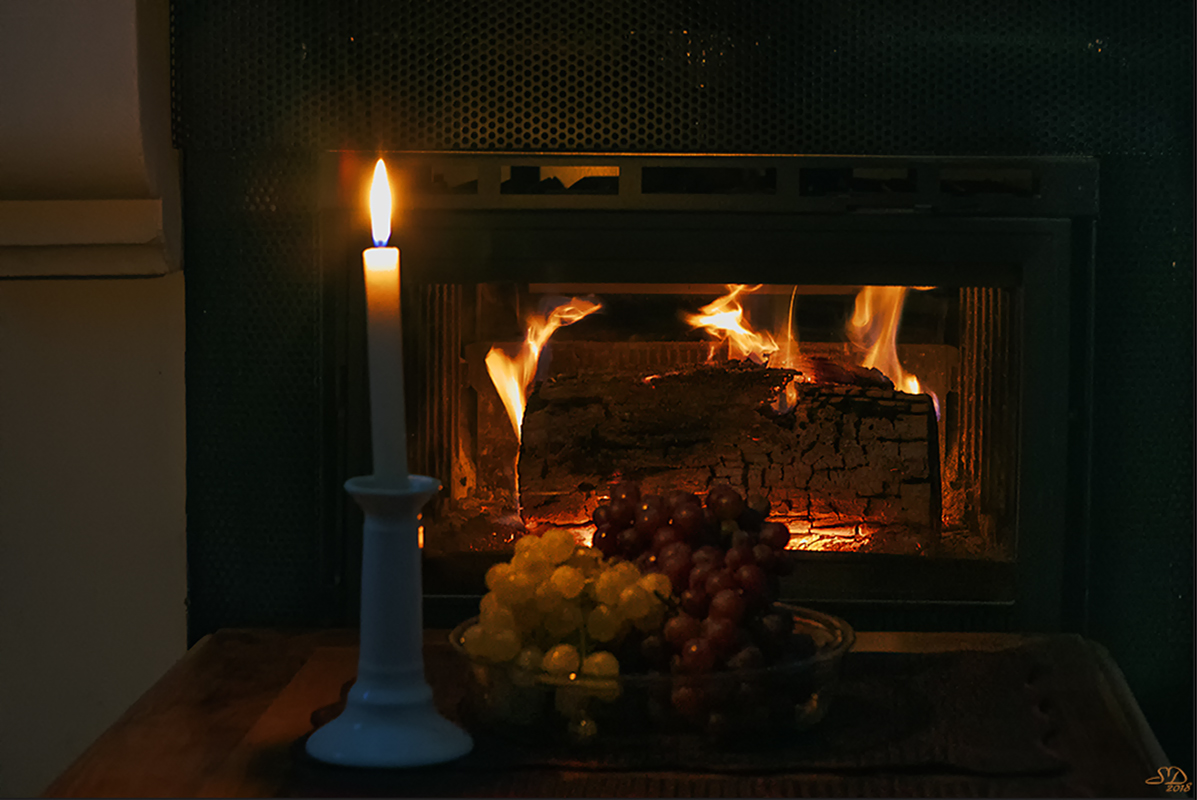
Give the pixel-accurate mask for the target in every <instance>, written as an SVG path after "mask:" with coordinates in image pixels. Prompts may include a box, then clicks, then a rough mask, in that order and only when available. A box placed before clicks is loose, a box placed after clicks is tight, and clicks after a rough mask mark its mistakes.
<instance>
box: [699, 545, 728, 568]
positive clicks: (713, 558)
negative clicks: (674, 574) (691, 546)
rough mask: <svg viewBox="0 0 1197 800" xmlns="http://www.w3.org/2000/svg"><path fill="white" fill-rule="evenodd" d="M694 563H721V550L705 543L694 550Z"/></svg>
mask: <svg viewBox="0 0 1197 800" xmlns="http://www.w3.org/2000/svg"><path fill="white" fill-rule="evenodd" d="M693 559H694V564H695V566H698V565H700V564H703V563H706V564H712V565H714V566H716V567H718V566H721V565H722V564H723V551H722V550H720V549H719V548H718V547H715V546H713V545H709V544H705V545H703V546H702V547H700V548H698V549H697V550H695V551H694V555H693Z"/></svg>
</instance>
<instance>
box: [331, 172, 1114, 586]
mask: <svg viewBox="0 0 1197 800" xmlns="http://www.w3.org/2000/svg"><path fill="white" fill-rule="evenodd" d="M372 159H373V154H358V153H334V154H330V155H329V156H328V158H327V159H326V160H325V162H324V166H323V170H322V172H323V174H324V176H325V177H324V184H325V187H326V190H325V191H324V193H323V195H322V196H323V197H324V198H325V199H324V200H323V201H322V208H323V211H322V225H321V249H322V252H323V253H324V261H325V273H326V274H327V275H329V276H330V278H332V280H330V283H329V285H328V287H327V292H328V296H327V299H326V303H325V305H326V307H327V308H328V309H330V320H331V321H330V322H329V323H328V325H327V326H326V328H327V331H326V337H327V341H326V357H327V361H328V371H329V374H332V375H335V378H334V379H333V380H331V381H330V382H329V383H330V386H333V387H335V390H334V394H335V397H332V398H330V405H331V406H333V407H335V408H336V409H337V410H338V415H339V417H338V418H339V419H340V420H341V422H340V423H338V427H336V436H335V437H330V440H329V441H330V444H329V448H330V451H332V452H333V458H332V459H331V462H332V463H333V464H334V467H333V468H335V469H337V470H338V471H340V472H342V473H343V474H345V475H352V474H362V473H365V472H368V471H369V468H370V457H369V432H368V429H367V428H366V427H365V426H364V425H363V424H362V423H361V422H360V421H361V420H365V419H369V418H370V414H369V409H368V408H367V403H368V401H367V395H368V392H367V391H366V383H365V369H364V360H363V358H364V357H363V355H362V350H363V348H364V335H363V329H362V326H363V320H362V311H361V309H362V308H364V303H363V302H362V288H361V276H360V264H359V259H360V251H361V249H362V247H363V246H364V244H363V243H368V237H367V233H366V231H367V230H368V222H367V220H366V219H365V217H364V214H363V212H362V210H361V207H362V204H361V203H360V197H359V195H360V188H359V186H360V184H362V183H363V181H362V180H361V178H360V176H361V175H362V174H364V173H365V172H366V171H367V168H368V165H369V164H370V163H372ZM1092 166H1093V165H1092V164H1091V163H1089V162H1085V161H1083V160H1078V161H1077V162H1075V163H1073V162H1068V161H1060V160H1051V161H1048V162H1044V163H1037V162H1028V161H1026V160H1020V161H1014V162H1008V161H1005V160H985V159H980V160H976V161H975V162H972V161H968V162H961V161H959V160H949V161H948V162H946V163H941V162H940V161H937V160H936V159H934V158H927V159H893V158H882V159H868V158H847V157H845V158H832V157H804V156H788V157H771V156H759V157H758V156H754V157H701V156H672V157H645V156H636V157H632V156H611V157H601V156H594V155H560V156H547V155H537V156H529V155H526V154H520V155H507V154H477V155H470V156H465V155H459V154H445V155H435V154H434V155H428V154H392V156H391V158H390V159H389V163H388V169H389V170H390V171H391V173H392V174H393V175H395V176H396V183H397V184H398V189H397V195H398V196H399V197H400V198H401V199H400V200H399V206H400V207H399V208H398V209H397V211H396V214H395V218H396V225H395V231H394V235H393V239H392V243H393V244H397V245H398V246H399V247H400V249H401V250H402V252H403V268H402V283H403V289H402V304H403V326H404V358H405V365H406V371H407V392H408V398H407V403H406V408H407V430H408V437H409V454H410V460H411V464H410V466H411V469H412V470H413V471H415V472H418V473H421V474H426V475H432V476H435V477H437V478H439V479H440V480H441V482H442V484H443V489H442V492H441V494H440V496H439V497H438V499H437V501H436V502H435V503H434V504H432V505H430V506H429V507H428V508H427V509H425V513H424V517H423V531H422V546H423V551H424V565H425V587H426V590H427V592H428V594H429V595H430V596H438V595H464V596H469V595H475V596H476V595H478V594H480V593H481V587H482V575H483V573H484V572H485V569H486V567H487V566H489V565H490V564H491V563H494V562H495V561H497V560H500V559H503V558H506V557H509V555H510V552H511V550H512V548H513V547H514V542H515V541H516V540H517V539H518V538H519V537H520V536H522V535H526V534H527V533H529V532H536V531H539V530H543V529H546V528H548V527H565V528H567V529H569V530H571V531H572V532H573V533H574V535H575V537H576V538H577V539H578V540H579V541H582V542H585V541H587V540H588V539H589V538H590V537H591V536H592V535H593V534H594V531H595V526H594V524H593V523H592V522H591V519H590V517H591V514H592V512H593V511H594V509H595V508H596V507H597V506H598V505H599V504H600V503H601V502H602V501H603V500H604V499H605V498H606V497H607V492H608V491H609V489H610V487H611V486H612V484H613V483H615V482H617V481H620V480H626V479H632V480H636V481H638V482H640V483H641V485H642V487H643V489H644V491H646V492H665V491H668V490H671V489H682V490H685V491H689V492H695V493H697V494H700V495H703V494H705V493H706V492H707V491H708V490H709V489H710V488H711V487H712V486H714V485H716V484H728V485H731V486H733V487H735V488H736V489H737V490H739V491H740V492H741V493H742V494H744V495H745V496H749V497H751V498H753V499H754V501H756V502H757V503H758V504H762V503H763V504H767V505H768V508H769V512H768V514H769V518H770V519H771V520H775V521H781V522H783V523H784V524H785V525H786V526H787V527H788V528H789V530H790V532H791V541H790V544H789V548H788V550H787V553H788V557H790V558H793V559H795V560H796V561H797V562H799V563H801V564H803V565H804V567H805V568H802V569H798V570H796V572H795V577H794V578H793V579H788V580H790V581H791V582H790V585H788V586H783V590H782V591H783V595H785V596H787V597H789V598H791V599H794V600H803V601H850V602H874V601H881V602H897V603H928V602H929V603H945V602H946V603H969V604H976V603H982V604H996V605H999V606H1001V605H1004V606H1012V605H1013V604H1015V603H1017V602H1018V601H1019V598H1020V597H1021V596H1022V595H1023V594H1026V593H1027V592H1028V591H1030V592H1033V591H1034V587H1036V586H1047V585H1048V583H1050V582H1054V581H1056V580H1057V579H1056V577H1055V576H1056V574H1057V573H1058V571H1059V569H1061V564H1060V558H1061V557H1062V555H1061V554H1062V539H1061V527H1060V526H1061V525H1062V523H1061V520H1063V518H1064V513H1065V503H1066V502H1067V500H1066V498H1067V491H1066V487H1065V485H1064V482H1065V472H1066V470H1065V468H1064V464H1065V463H1066V460H1067V442H1066V436H1067V433H1066V430H1067V414H1068V409H1067V402H1068V401H1067V395H1068V389H1067V387H1068V376H1069V363H1070V362H1069V359H1070V344H1069V329H1070V328H1069V326H1070V323H1069V308H1068V297H1069V290H1068V282H1069V275H1070V272H1071V271H1072V270H1073V269H1074V262H1077V261H1078V260H1083V259H1084V257H1085V251H1084V250H1083V248H1082V249H1080V250H1078V249H1077V248H1075V247H1074V246H1073V243H1072V235H1073V228H1072V223H1071V222H1070V221H1069V219H1068V217H1069V216H1070V215H1076V214H1082V213H1087V212H1088V211H1091V205H1086V204H1087V203H1090V201H1089V200H1084V198H1080V197H1079V196H1078V194H1077V190H1076V187H1077V186H1084V185H1094V183H1095V181H1094V177H1093V174H1092ZM404 197H406V198H409V200H408V202H406V203H405V202H404V201H403V199H402V198H404ZM1082 201H1083V202H1082ZM341 509H342V510H341V512H340V513H341V518H342V519H343V520H344V524H343V528H344V530H346V531H353V530H355V529H356V520H355V519H354V518H353V515H354V513H355V510H354V509H353V508H352V507H347V506H345V505H344V504H343V501H342V506H341ZM354 566H355V565H354V563H353V559H352V555H351V556H350V558H349V559H348V560H347V564H346V569H345V574H346V575H353V574H355V572H356V570H355V569H354Z"/></svg>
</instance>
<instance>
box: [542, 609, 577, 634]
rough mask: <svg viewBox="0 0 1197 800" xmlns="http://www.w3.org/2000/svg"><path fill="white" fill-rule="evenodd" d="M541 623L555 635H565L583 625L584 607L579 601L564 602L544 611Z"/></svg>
mask: <svg viewBox="0 0 1197 800" xmlns="http://www.w3.org/2000/svg"><path fill="white" fill-rule="evenodd" d="M541 625H543V626H544V629H545V630H546V631H548V632H549V633H551V634H553V635H554V636H557V637H562V636H565V635H566V634H569V633H572V632H574V631H576V630H577V629H578V628H580V627H582V609H581V608H580V607H579V606H578V604H577V603H568V602H562V603H561V604H560V605H558V606H556V607H555V608H551V609H549V610H548V611H545V612H544V620H543V621H542V622H541Z"/></svg>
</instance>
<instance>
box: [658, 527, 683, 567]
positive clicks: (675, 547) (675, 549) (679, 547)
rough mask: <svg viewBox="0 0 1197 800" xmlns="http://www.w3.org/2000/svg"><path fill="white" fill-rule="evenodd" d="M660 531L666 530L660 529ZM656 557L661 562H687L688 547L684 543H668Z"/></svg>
mask: <svg viewBox="0 0 1197 800" xmlns="http://www.w3.org/2000/svg"><path fill="white" fill-rule="evenodd" d="M661 530H666V529H665V528H662V529H661ZM669 530H672V529H669ZM657 555H658V557H659V558H660V559H661V561H662V562H665V561H672V560H673V559H675V558H677V559H683V560H685V561H687V562H688V561H689V560H690V545H688V544H686V543H685V542H670V543H669V544H668V545H666V546H665V547H664V548H662V549H661V551H660V552H659V553H657Z"/></svg>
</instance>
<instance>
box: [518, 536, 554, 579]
mask: <svg viewBox="0 0 1197 800" xmlns="http://www.w3.org/2000/svg"><path fill="white" fill-rule="evenodd" d="M520 541H523V540H522V539H521V540H520ZM511 566H512V567H513V568H514V569H515V571H516V572H526V573H528V575H529V576H531V578H532V580H533V581H534V582H535V583H540V582H541V581H543V580H544V579H545V578H547V577H548V576H549V574H550V573H551V572H552V571H553V565H552V564H551V563H549V562H548V560H546V559H545V557H544V553H543V552H542V550H541V548H539V547H536V548H525V549H524V550H523V552H519V551H517V552H516V554H515V557H514V558H512V559H511Z"/></svg>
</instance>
